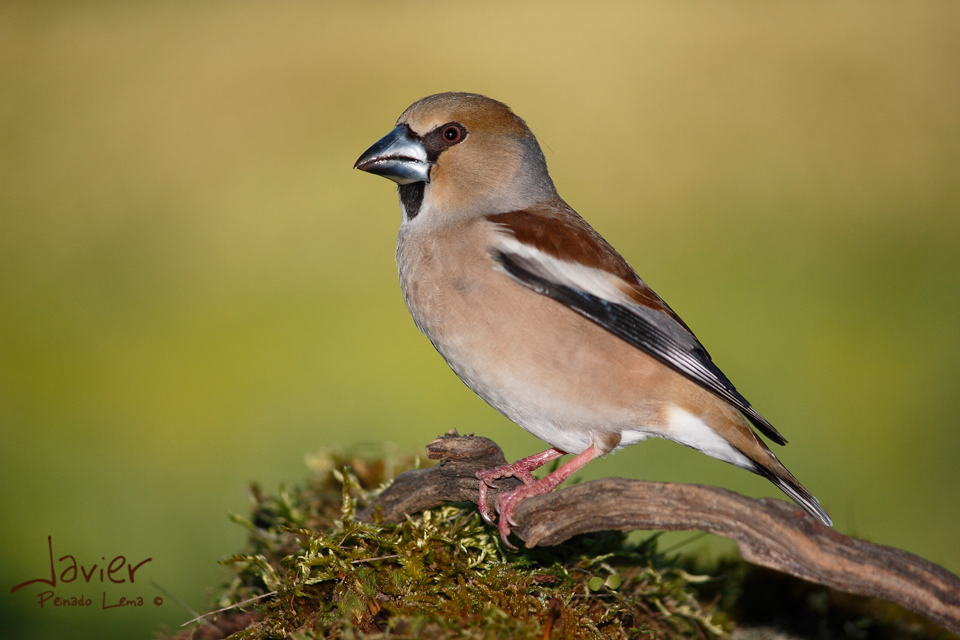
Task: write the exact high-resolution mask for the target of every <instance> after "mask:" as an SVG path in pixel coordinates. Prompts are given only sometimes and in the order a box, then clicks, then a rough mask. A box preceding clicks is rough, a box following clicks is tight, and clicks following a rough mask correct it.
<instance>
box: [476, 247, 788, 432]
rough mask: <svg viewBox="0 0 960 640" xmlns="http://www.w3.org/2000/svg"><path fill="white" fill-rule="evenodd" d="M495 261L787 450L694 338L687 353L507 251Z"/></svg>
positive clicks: (620, 309)
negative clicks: (723, 402) (690, 383)
mask: <svg viewBox="0 0 960 640" xmlns="http://www.w3.org/2000/svg"><path fill="white" fill-rule="evenodd" d="M494 257H495V258H496V260H497V262H499V263H500V264H501V265H502V266H503V268H504V269H505V270H506V272H507V273H508V274H509V275H510V276H512V277H513V278H514V279H515V280H517V281H518V282H520V283H521V284H523V285H524V286H526V287H529V288H530V289H532V290H534V291H536V292H537V293H539V294H542V295H545V296H547V297H548V298H551V299H553V300H556V301H557V302H559V303H560V304H562V305H564V306H565V307H568V308H570V309H571V310H573V311H575V312H577V313H579V314H580V315H582V316H583V317H584V318H587V319H588V320H590V321H592V322H595V323H596V324H598V325H599V326H601V327H603V328H604V329H606V330H607V331H609V332H610V333H612V334H614V335H616V336H617V337H619V338H622V339H623V340H625V341H626V342H628V343H630V344H632V345H633V346H635V347H636V348H638V349H640V350H641V351H643V352H644V353H647V354H648V355H650V356H652V357H654V358H656V359H657V360H659V361H660V362H662V363H663V364H665V365H667V366H668V367H670V368H671V369H673V370H674V371H676V372H678V373H680V374H681V375H683V376H686V377H687V378H689V379H690V380H692V381H693V382H695V383H696V384H698V385H700V386H701V387H703V388H704V389H706V390H707V391H710V392H711V393H713V394H714V395H716V396H718V397H720V398H722V399H723V400H726V401H727V402H729V403H730V404H731V405H733V406H734V407H736V408H737V409H738V410H739V411H741V412H742V413H743V414H744V415H745V416H746V417H747V419H749V420H750V422H752V423H753V425H754V426H755V427H756V428H757V429H758V430H759V431H760V432H761V433H763V434H764V435H765V436H767V437H768V438H770V439H771V440H773V441H774V442H776V443H777V444H786V442H787V441H786V439H785V438H784V437H783V436H782V435H780V433H779V432H778V431H777V430H776V429H774V428H773V426H772V425H771V424H770V423H769V422H767V421H766V420H765V419H764V418H763V416H761V415H760V414H759V413H757V411H756V410H755V409H754V408H753V407H751V406H750V403H749V402H747V400H746V398H744V397H743V396H742V395H740V393H739V392H738V391H737V390H736V388H734V386H733V384H732V383H731V382H730V380H728V379H727V376H725V375H723V372H722V371H720V369H718V368H717V365H715V364H713V361H712V360H711V359H710V356H709V355H708V354H707V351H706V349H704V348H703V346H702V345H701V344H700V343H699V342H697V341H696V338H694V337H693V335H692V334H690V338H692V343H693V344H694V345H695V346H694V347H692V348H690V347H687V346H685V345H682V344H680V343H679V342H678V341H677V340H676V339H674V338H673V337H671V336H670V335H669V334H668V333H667V332H665V331H664V330H662V329H661V328H659V327H657V326H656V325H655V324H654V323H653V322H651V321H650V320H649V319H647V318H644V317H643V316H641V315H639V314H638V313H636V312H635V311H634V310H632V309H631V308H630V307H628V306H626V305H623V304H619V303H616V302H611V301H610V300H606V299H604V298H601V297H599V296H595V295H593V294H591V293H586V292H584V291H580V290H579V289H575V288H573V287H569V286H567V285H564V284H560V283H558V282H554V281H552V280H550V279H548V278H545V277H543V276H541V275H538V274H536V273H534V272H533V271H531V270H530V269H527V268H525V267H524V265H523V264H522V263H523V262H524V259H523V258H521V257H519V256H516V255H512V254H510V253H507V252H505V251H495V252H494Z"/></svg>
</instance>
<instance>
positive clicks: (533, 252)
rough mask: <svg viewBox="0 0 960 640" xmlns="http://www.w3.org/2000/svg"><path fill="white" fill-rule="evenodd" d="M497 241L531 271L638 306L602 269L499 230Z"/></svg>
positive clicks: (605, 297) (617, 301) (581, 289)
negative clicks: (565, 258) (559, 254)
mask: <svg viewBox="0 0 960 640" xmlns="http://www.w3.org/2000/svg"><path fill="white" fill-rule="evenodd" d="M498 244H499V246H498V247H497V248H498V249H500V250H501V251H503V252H504V253H508V254H513V255H515V256H517V257H519V258H521V259H523V260H524V267H533V269H534V270H535V271H534V275H538V276H540V277H541V278H546V279H547V280H550V281H552V282H556V283H557V284H560V285H565V286H567V287H570V288H572V289H576V290H578V291H583V292H584V293H589V294H592V295H595V296H597V297H600V298H603V299H604V300H609V301H610V302H616V303H617V304H622V305H624V306H627V307H633V308H636V307H638V306H639V305H637V303H636V302H634V301H633V300H631V299H630V298H629V297H628V296H627V295H626V294H625V293H623V292H622V291H621V290H620V289H618V288H617V286H616V285H615V284H614V283H613V280H616V279H617V277H616V276H615V275H613V274H611V273H608V272H606V271H603V270H602V269H595V268H593V267H588V266H586V265H583V264H580V263H578V262H572V261H570V260H561V259H559V258H554V257H553V256H551V255H547V254H546V253H544V252H543V251H540V250H539V249H537V248H535V247H531V246H530V245H528V244H524V243H522V242H520V241H519V240H517V239H516V238H513V237H511V236H509V235H506V234H501V238H500V242H499V243H498Z"/></svg>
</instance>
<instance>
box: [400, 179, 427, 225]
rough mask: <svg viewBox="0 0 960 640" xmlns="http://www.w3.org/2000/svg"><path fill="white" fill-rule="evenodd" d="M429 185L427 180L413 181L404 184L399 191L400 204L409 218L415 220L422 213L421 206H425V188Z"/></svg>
mask: <svg viewBox="0 0 960 640" xmlns="http://www.w3.org/2000/svg"><path fill="white" fill-rule="evenodd" d="M426 187H427V183H426V182H412V183H410V184H402V185H400V188H399V189H398V191H399V192H400V206H401V207H403V214H404V215H405V216H406V217H407V220H413V219H414V218H416V217H417V214H419V213H420V207H421V206H423V190H424V189H425V188H426Z"/></svg>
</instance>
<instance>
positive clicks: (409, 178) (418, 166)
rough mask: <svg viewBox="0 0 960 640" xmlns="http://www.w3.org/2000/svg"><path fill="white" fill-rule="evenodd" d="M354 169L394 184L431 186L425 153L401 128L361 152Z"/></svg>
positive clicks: (407, 132) (407, 130)
mask: <svg viewBox="0 0 960 640" xmlns="http://www.w3.org/2000/svg"><path fill="white" fill-rule="evenodd" d="M353 168H354V169H360V170H361V171H366V172H368V173H373V174H376V175H378V176H383V177H384V178H389V179H390V180H393V181H394V182H396V183H397V184H411V183H413V182H430V162H428V161H427V150H426V149H424V147H423V144H421V143H420V141H419V140H417V139H415V138H413V137H412V136H411V135H410V129H409V128H408V127H407V126H406V125H403V124H402V125H399V126H398V127H397V128H396V129H394V130H393V131H391V132H390V133H388V134H387V135H385V136H383V137H382V138H380V140H379V141H377V143H376V144H374V145H373V146H372V147H370V148H369V149H367V150H366V151H364V152H363V155H362V156H360V159H359V160H357V161H356V163H354V165H353Z"/></svg>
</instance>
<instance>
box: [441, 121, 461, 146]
mask: <svg viewBox="0 0 960 640" xmlns="http://www.w3.org/2000/svg"><path fill="white" fill-rule="evenodd" d="M463 134H464V131H463V128H461V127H460V125H456V124H448V125H447V126H445V127H444V128H443V131H441V132H440V135H442V136H443V140H444V142H446V143H447V144H457V143H458V142H460V141H461V140H463Z"/></svg>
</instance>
